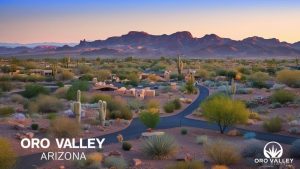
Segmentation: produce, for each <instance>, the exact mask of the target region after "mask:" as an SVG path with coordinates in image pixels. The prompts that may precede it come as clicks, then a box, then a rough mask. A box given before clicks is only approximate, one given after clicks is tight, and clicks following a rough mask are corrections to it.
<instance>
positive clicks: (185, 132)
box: [180, 128, 188, 135]
mask: <svg viewBox="0 0 300 169" xmlns="http://www.w3.org/2000/svg"><path fill="white" fill-rule="evenodd" d="M180 133H181V134H182V135H187V133H188V130H187V129H186V128H182V129H181V130H180Z"/></svg>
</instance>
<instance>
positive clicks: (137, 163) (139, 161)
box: [132, 158, 142, 166]
mask: <svg viewBox="0 0 300 169" xmlns="http://www.w3.org/2000/svg"><path fill="white" fill-rule="evenodd" d="M132 163H133V166H139V165H142V160H141V159H138V158H134V159H132Z"/></svg>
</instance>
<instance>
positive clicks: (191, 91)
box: [184, 79, 197, 94]
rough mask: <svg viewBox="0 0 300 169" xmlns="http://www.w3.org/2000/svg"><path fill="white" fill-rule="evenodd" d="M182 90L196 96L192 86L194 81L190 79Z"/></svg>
mask: <svg viewBox="0 0 300 169" xmlns="http://www.w3.org/2000/svg"><path fill="white" fill-rule="evenodd" d="M184 88H185V91H186V92H187V93H188V94H197V88H196V87H195V85H194V81H193V80H191V79H190V80H188V81H187V82H186V83H185V86H184Z"/></svg>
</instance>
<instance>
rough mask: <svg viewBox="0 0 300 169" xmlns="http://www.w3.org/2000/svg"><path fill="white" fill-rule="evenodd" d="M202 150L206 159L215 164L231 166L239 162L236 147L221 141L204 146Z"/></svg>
mask: <svg viewBox="0 0 300 169" xmlns="http://www.w3.org/2000/svg"><path fill="white" fill-rule="evenodd" d="M204 150H205V152H206V154H207V155H208V157H209V158H210V159H211V160H212V161H213V162H214V163H216V164H221V165H231V164H235V163H237V162H238V161H239V160H240V155H239V150H238V149H237V148H236V146H233V145H232V144H230V143H228V142H225V141H223V140H217V141H214V142H210V143H207V144H205V146H204Z"/></svg>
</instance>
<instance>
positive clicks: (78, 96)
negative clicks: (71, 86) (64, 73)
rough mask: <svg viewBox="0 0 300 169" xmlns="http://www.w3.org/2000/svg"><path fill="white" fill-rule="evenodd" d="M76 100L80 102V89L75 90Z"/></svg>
mask: <svg viewBox="0 0 300 169" xmlns="http://www.w3.org/2000/svg"><path fill="white" fill-rule="evenodd" d="M76 101H77V102H80V101H81V91H80V90H77V97H76Z"/></svg>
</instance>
